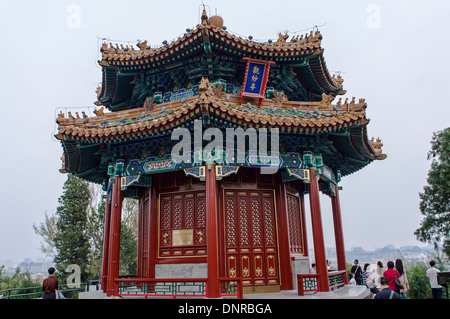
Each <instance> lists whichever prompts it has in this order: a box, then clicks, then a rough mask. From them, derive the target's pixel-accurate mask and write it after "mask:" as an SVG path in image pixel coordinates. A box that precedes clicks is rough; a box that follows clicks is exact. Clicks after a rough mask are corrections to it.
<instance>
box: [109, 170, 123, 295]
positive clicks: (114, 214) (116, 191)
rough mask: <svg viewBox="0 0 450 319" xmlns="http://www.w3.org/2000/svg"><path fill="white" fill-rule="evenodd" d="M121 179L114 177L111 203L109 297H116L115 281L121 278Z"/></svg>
mask: <svg viewBox="0 0 450 319" xmlns="http://www.w3.org/2000/svg"><path fill="white" fill-rule="evenodd" d="M120 184H121V178H120V176H114V184H113V188H112V201H111V228H110V237H109V258H108V259H109V263H108V279H107V296H108V297H109V296H112V295H115V284H114V281H115V279H117V278H119V261H120V228H121V226H122V191H121V185H120Z"/></svg>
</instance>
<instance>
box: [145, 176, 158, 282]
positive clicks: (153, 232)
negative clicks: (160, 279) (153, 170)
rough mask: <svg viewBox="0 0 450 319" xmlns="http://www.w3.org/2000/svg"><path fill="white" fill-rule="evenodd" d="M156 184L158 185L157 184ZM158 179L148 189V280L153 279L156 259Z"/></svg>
mask: <svg viewBox="0 0 450 319" xmlns="http://www.w3.org/2000/svg"><path fill="white" fill-rule="evenodd" d="M155 176H156V175H155ZM157 183H158V184H157ZM156 185H159V179H157V180H155V182H152V186H151V188H150V192H149V195H150V243H149V245H148V246H149V252H148V266H147V267H148V278H155V275H156V270H155V262H156V259H157V257H158V228H159V227H158V192H157V190H156Z"/></svg>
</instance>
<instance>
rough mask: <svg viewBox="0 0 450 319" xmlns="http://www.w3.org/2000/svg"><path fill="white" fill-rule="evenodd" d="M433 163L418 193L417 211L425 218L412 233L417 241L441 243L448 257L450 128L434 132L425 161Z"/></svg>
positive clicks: (449, 238) (449, 246) (449, 244)
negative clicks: (418, 207)
mask: <svg viewBox="0 0 450 319" xmlns="http://www.w3.org/2000/svg"><path fill="white" fill-rule="evenodd" d="M430 159H431V160H432V162H431V168H430V170H429V172H428V178H427V183H428V184H427V185H426V186H425V187H424V188H423V190H424V191H423V193H420V194H419V196H420V211H421V213H422V215H424V216H425V217H424V219H423V220H422V222H421V226H420V228H418V229H417V230H416V231H415V233H414V234H415V235H416V237H417V239H418V240H420V241H422V242H429V243H433V244H434V245H435V247H437V246H438V244H439V243H442V249H443V251H444V253H445V254H446V255H447V256H450V128H446V129H445V130H443V131H439V132H435V133H433V138H432V141H431V151H430V152H429V153H428V160H430Z"/></svg>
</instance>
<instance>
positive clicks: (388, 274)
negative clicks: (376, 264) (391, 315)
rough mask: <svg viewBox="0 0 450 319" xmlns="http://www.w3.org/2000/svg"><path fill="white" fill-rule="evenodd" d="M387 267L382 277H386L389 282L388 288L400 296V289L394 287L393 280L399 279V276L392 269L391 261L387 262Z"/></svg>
mask: <svg viewBox="0 0 450 319" xmlns="http://www.w3.org/2000/svg"><path fill="white" fill-rule="evenodd" d="M387 267H388V269H387V270H386V271H385V272H384V273H383V277H386V278H387V279H388V280H389V288H390V289H391V290H394V291H395V292H396V293H398V294H399V295H400V288H399V287H397V286H396V285H395V278H400V274H399V273H398V271H397V270H396V269H395V268H394V267H395V265H394V262H393V261H388V262H387ZM400 282H401V279H400Z"/></svg>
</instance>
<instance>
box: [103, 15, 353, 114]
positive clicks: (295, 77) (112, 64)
mask: <svg viewBox="0 0 450 319" xmlns="http://www.w3.org/2000/svg"><path fill="white" fill-rule="evenodd" d="M288 38H289V36H288V35H286V34H285V35H283V34H281V33H280V34H279V35H278V39H277V40H276V41H272V40H268V41H267V42H256V41H254V40H253V38H252V37H251V36H249V38H242V37H239V36H236V35H234V34H232V33H230V32H228V31H227V29H226V27H224V26H223V21H220V18H219V17H211V19H208V18H207V17H206V16H205V15H204V16H203V18H202V24H199V25H197V26H195V27H194V28H193V29H187V31H186V33H184V35H183V36H181V37H179V38H178V39H176V40H174V41H172V42H170V43H167V42H166V41H164V45H163V46H161V47H151V46H149V45H148V42H147V41H143V42H140V43H138V44H137V48H134V47H133V46H131V47H129V46H128V45H126V46H123V45H118V44H116V45H113V44H112V43H109V44H108V43H104V44H103V46H102V48H101V52H102V60H101V61H99V64H100V65H101V66H102V71H103V83H102V87H101V88H99V91H98V102H97V104H99V105H104V106H105V107H107V108H108V109H110V110H121V109H127V108H134V107H140V106H142V105H143V103H144V100H145V98H147V97H149V96H152V94H154V93H155V92H158V91H171V90H174V89H176V88H189V87H190V86H194V85H196V84H198V82H200V80H201V78H202V77H208V78H209V79H210V80H217V79H223V80H225V81H227V82H228V83H233V84H235V85H240V84H242V83H239V80H241V79H242V78H243V73H244V71H245V62H243V61H242V57H249V58H254V59H263V60H271V61H274V62H276V63H277V64H276V65H275V66H274V67H273V68H272V71H271V74H270V78H269V84H268V86H269V87H274V88H275V89H277V90H283V91H284V92H285V94H286V95H287V96H289V99H290V100H298V101H320V100H321V97H322V94H323V93H325V94H328V95H330V94H331V95H333V96H336V95H338V94H344V93H345V91H343V89H342V82H343V80H342V78H341V77H335V76H334V75H330V73H329V72H328V69H327V66H326V63H325V59H324V57H323V52H324V49H322V48H321V41H322V35H321V34H320V32H319V31H318V30H316V31H311V32H310V33H309V34H306V35H305V36H303V35H302V36H301V37H299V36H295V37H292V39H290V40H289V39H288Z"/></svg>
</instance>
